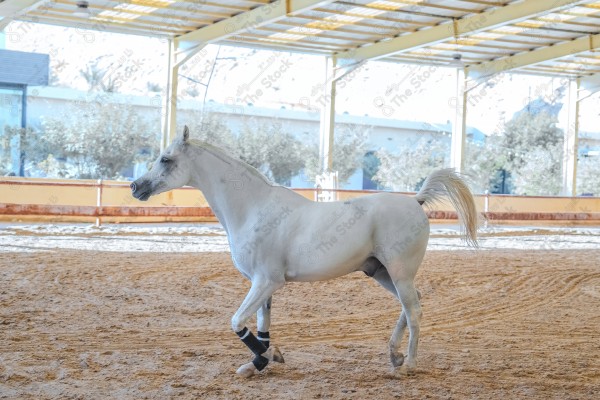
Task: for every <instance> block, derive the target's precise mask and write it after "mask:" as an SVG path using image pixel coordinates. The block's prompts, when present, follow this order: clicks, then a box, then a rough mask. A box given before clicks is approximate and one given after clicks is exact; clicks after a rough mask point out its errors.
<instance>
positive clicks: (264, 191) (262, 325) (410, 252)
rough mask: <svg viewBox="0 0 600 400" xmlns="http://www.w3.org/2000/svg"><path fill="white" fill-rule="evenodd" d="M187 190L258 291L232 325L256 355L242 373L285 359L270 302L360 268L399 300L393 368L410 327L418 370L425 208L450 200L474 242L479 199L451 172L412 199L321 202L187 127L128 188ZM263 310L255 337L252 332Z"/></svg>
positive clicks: (432, 179) (136, 192)
mask: <svg viewBox="0 0 600 400" xmlns="http://www.w3.org/2000/svg"><path fill="white" fill-rule="evenodd" d="M184 185H190V186H193V187H196V188H198V189H200V190H201V191H202V193H203V194H204V196H205V197H206V200H207V201H208V203H209V205H210V207H211V208H212V210H213V211H214V213H215V215H216V216H217V218H218V219H219V221H220V222H221V224H222V225H223V227H224V229H225V231H226V232H227V237H228V239H229V246H230V248H231V255H232V258H233V262H234V264H235V266H236V268H237V269H238V270H239V271H240V272H241V273H242V275H244V276H245V277H246V278H248V279H249V280H250V281H251V282H252V287H251V288H250V291H249V292H248V294H247V296H246V298H245V299H244V301H243V303H242V305H241V306H240V308H239V309H238V310H237V312H236V313H235V315H234V316H233V318H232V320H231V326H232V328H233V331H234V332H235V333H237V335H238V336H239V337H240V339H241V340H242V341H243V342H244V343H245V344H246V345H247V346H248V347H249V348H250V350H251V351H252V352H253V353H254V354H255V358H254V360H253V361H252V362H250V363H247V364H244V365H242V366H241V367H240V368H239V369H238V370H237V373H238V374H239V375H241V376H244V377H250V376H252V375H253V374H255V373H257V372H258V371H261V370H262V369H264V368H265V367H266V365H267V364H268V363H269V361H277V362H283V357H282V356H281V353H280V352H279V351H278V350H277V348H275V347H269V340H270V338H269V325H270V323H271V318H270V315H271V296H272V295H273V293H275V291H276V290H277V289H279V288H281V287H282V286H283V285H284V284H285V283H286V282H298V281H304V282H311V281H318V280H327V279H333V278H336V277H339V276H342V275H346V274H349V273H351V272H355V271H363V272H365V273H366V274H367V275H368V276H370V277H372V278H374V279H375V280H376V281H377V282H379V283H380V284H381V286H383V287H384V288H386V289H387V290H389V291H390V292H391V293H393V295H394V296H396V297H397V298H398V299H399V300H400V302H401V304H402V313H401V315H400V318H399V320H398V322H397V325H396V327H395V329H394V331H393V334H392V337H391V339H390V342H389V350H390V358H391V363H392V365H393V367H394V368H396V367H400V366H401V365H403V363H404V356H403V354H402V353H401V352H400V351H399V347H400V342H401V340H402V336H403V335H404V331H405V329H406V327H407V326H408V330H409V340H408V354H407V359H406V363H405V366H404V367H403V369H406V371H405V372H406V373H414V371H415V368H416V358H417V343H418V339H419V322H420V319H421V306H420V303H419V297H420V296H419V294H418V291H417V290H416V289H415V287H414V283H413V280H414V278H415V275H416V273H417V269H418V267H419V265H420V264H421V261H422V260H423V256H424V254H425V249H426V247H427V242H428V239H429V221H428V219H427V215H426V214H425V212H424V211H423V209H422V205H423V204H431V203H433V202H435V201H436V200H438V199H439V198H440V197H443V196H447V197H448V198H449V199H450V201H451V202H452V203H453V205H454V206H455V208H456V210H457V212H458V215H459V217H460V220H461V222H462V225H463V227H464V233H465V238H466V240H467V242H468V243H469V244H471V245H474V246H476V245H477V237H476V235H477V212H476V209H475V204H474V202H473V196H472V195H471V192H470V190H469V188H468V187H467V185H466V184H465V183H464V182H463V180H462V179H461V178H460V177H459V176H458V175H457V174H456V173H455V172H454V171H453V170H451V169H442V170H439V171H436V172H433V173H432V174H431V175H430V176H429V177H428V178H427V179H426V180H425V183H424V184H423V188H422V189H421V190H420V191H419V193H417V195H416V196H415V197H409V196H401V195H397V194H392V193H378V194H373V195H369V196H364V197H359V198H356V199H352V200H348V201H344V202H330V203H316V202H313V201H310V200H308V199H306V198H304V197H302V196H300V195H298V194H297V193H294V192H293V191H291V190H289V189H287V188H285V187H282V186H278V185H274V184H273V183H271V182H270V181H269V180H268V179H267V178H266V177H265V176H263V175H262V174H261V173H260V172H258V171H257V170H256V169H255V168H253V167H251V166H250V165H248V164H245V163H244V162H242V161H240V160H238V159H236V158H233V157H231V156H229V155H227V154H225V153H224V152H223V151H222V150H220V149H218V148H216V147H214V146H212V145H209V144H207V143H200V142H196V141H193V140H190V139H189V130H188V128H187V126H186V127H185V129H184V131H183V135H181V136H179V137H178V138H177V139H175V140H174V141H173V143H172V144H171V145H170V146H169V147H168V148H167V149H166V150H165V151H164V152H163V153H162V154H161V155H160V156H159V157H158V159H157V160H156V162H155V163H154V165H153V167H152V169H151V170H150V171H149V172H148V173H146V174H145V175H144V176H142V177H140V178H139V179H137V180H136V181H135V182H133V183H132V184H131V189H132V193H133V196H134V197H135V198H137V199H139V200H147V199H148V198H149V197H150V196H152V195H155V194H158V193H162V192H165V191H168V190H172V189H175V188H179V187H181V186H184ZM254 313H257V330H258V337H255V336H254V334H253V333H252V332H251V331H250V330H248V328H247V327H246V323H247V321H248V320H249V319H250V317H251V316H252V315H253V314H254Z"/></svg>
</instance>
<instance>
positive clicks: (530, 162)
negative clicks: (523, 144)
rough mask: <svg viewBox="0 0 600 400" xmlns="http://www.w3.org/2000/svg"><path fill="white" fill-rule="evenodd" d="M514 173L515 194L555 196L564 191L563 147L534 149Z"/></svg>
mask: <svg viewBox="0 0 600 400" xmlns="http://www.w3.org/2000/svg"><path fill="white" fill-rule="evenodd" d="M519 161H520V164H521V166H520V167H519V168H518V169H517V168H514V169H513V171H512V177H513V184H514V186H515V193H516V194H520V195H536V196H555V195H557V194H559V193H560V191H561V189H562V173H561V171H562V145H561V144H556V145H553V146H548V147H541V146H537V147H533V148H532V149H531V150H530V151H528V152H527V153H525V154H523V156H522V157H521V158H520V160H519Z"/></svg>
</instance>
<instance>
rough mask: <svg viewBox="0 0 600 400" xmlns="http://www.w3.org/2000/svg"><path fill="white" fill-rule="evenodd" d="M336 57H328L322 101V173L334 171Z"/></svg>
mask: <svg viewBox="0 0 600 400" xmlns="http://www.w3.org/2000/svg"><path fill="white" fill-rule="evenodd" d="M336 64H337V62H336V59H335V56H334V57H329V58H327V74H326V78H325V90H326V92H325V94H324V95H323V97H322V101H320V103H321V105H322V108H321V126H320V135H321V137H320V139H321V140H320V148H319V156H320V157H319V158H320V161H321V162H320V167H321V173H330V172H332V171H333V138H334V132H335V95H336V79H335V68H336Z"/></svg>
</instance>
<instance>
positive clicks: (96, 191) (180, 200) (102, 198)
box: [0, 178, 600, 225]
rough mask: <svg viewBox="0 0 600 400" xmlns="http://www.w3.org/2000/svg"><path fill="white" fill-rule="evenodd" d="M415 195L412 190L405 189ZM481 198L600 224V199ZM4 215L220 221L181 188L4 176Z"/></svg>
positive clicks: (499, 211)
mask: <svg viewBox="0 0 600 400" xmlns="http://www.w3.org/2000/svg"><path fill="white" fill-rule="evenodd" d="M295 191H296V192H297V193H299V194H300V195H302V196H304V197H307V198H309V199H313V200H314V199H317V198H319V197H322V191H321V190H317V189H295ZM330 192H331V194H333V197H335V198H337V199H339V200H347V199H351V198H355V197H359V196H364V195H366V194H371V193H374V191H362V190H332V191H330ZM405 194H408V195H412V194H413V193H405ZM475 197H476V202H477V206H478V209H479V210H480V211H481V212H482V215H483V217H484V218H485V219H486V220H488V221H495V222H503V221H507V222H510V221H564V222H567V221H570V222H573V223H578V222H581V223H600V198H597V197H539V196H536V197H531V196H512V195H489V194H486V195H477V196H475ZM427 213H428V216H429V218H431V219H435V220H449V221H452V220H456V219H457V214H456V212H455V211H454V210H453V209H452V207H451V205H450V204H444V203H442V204H440V205H438V206H436V209H434V210H428V211H427ZM0 219H3V220H15V219H17V220H50V221H61V222H69V221H90V220H95V222H96V224H97V225H100V224H101V223H102V222H103V221H104V222H162V221H180V222H183V221H216V217H215V215H214V213H213V212H212V210H211V209H210V207H209V206H208V203H207V202H206V200H205V199H204V197H203V196H202V194H201V193H200V192H199V191H197V190H196V189H194V188H188V187H185V188H181V189H177V190H174V191H172V192H169V193H166V194H161V195H158V196H155V197H153V198H152V199H151V201H148V202H144V203H142V202H139V201H137V200H135V199H133V198H132V197H131V194H130V190H129V183H124V182H115V181H103V180H98V181H92V180H87V181H86V180H76V181H69V180H62V181H61V180H48V179H29V178H28V179H23V178H3V180H0Z"/></svg>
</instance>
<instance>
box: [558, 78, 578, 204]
mask: <svg viewBox="0 0 600 400" xmlns="http://www.w3.org/2000/svg"><path fill="white" fill-rule="evenodd" d="M579 85H580V80H579V78H577V79H574V80H572V81H571V82H569V91H568V94H567V99H568V103H567V106H568V109H567V111H568V114H567V127H566V129H565V139H564V151H563V189H562V192H563V195H565V196H576V195H577V157H578V153H579V99H578V95H579Z"/></svg>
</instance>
